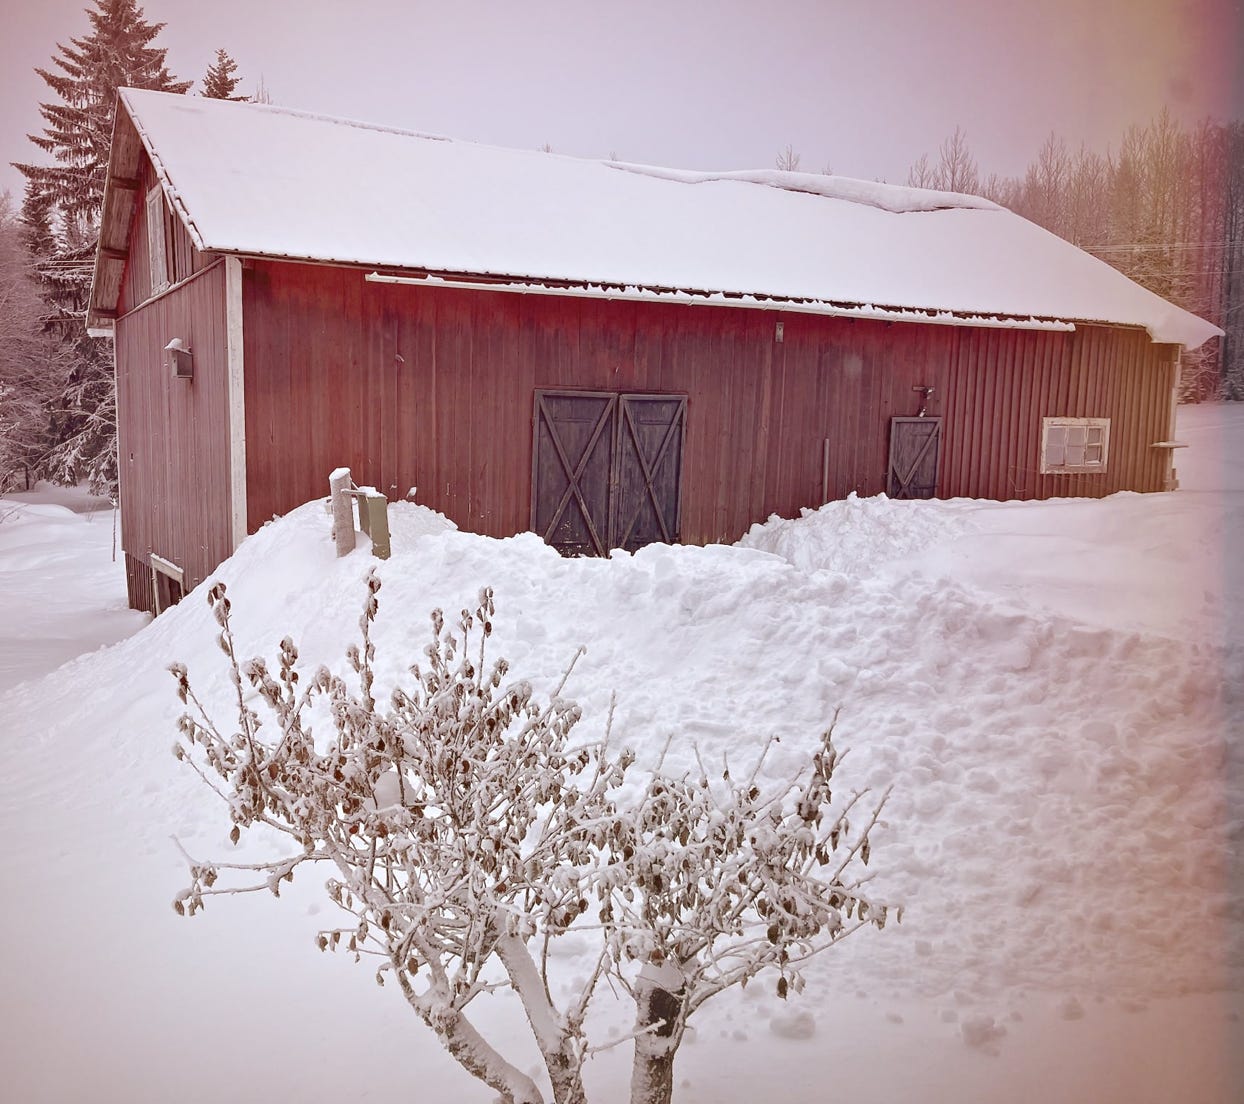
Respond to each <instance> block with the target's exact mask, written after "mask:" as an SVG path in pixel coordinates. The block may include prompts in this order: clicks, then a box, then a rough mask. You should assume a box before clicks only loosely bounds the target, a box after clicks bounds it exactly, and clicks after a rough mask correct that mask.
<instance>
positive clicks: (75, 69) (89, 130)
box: [17, 0, 192, 490]
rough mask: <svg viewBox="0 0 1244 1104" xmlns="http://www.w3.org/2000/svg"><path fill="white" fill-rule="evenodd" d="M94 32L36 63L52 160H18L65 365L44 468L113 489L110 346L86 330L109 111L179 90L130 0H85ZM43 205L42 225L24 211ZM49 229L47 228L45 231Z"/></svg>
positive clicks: (29, 229) (155, 30)
mask: <svg viewBox="0 0 1244 1104" xmlns="http://www.w3.org/2000/svg"><path fill="white" fill-rule="evenodd" d="M92 2H93V7H92V8H88V9H87V10H86V14H87V17H88V18H89V20H90V22H91V32H90V33H89V34H87V35H84V36H83V37H81V38H74V39H70V42H69V45H67V46H66V45H64V44H61V43H58V44H57V51H58V53H57V56H55V57H54V58H53V59H52V66H51V67H50V68H48V69H36V70H35V71H36V72H37V73H38V74H39V75H40V76H41V77H42V78H43V80H44V81H45V82H46V83H47V85H48V87H49V88H50V89H51V90H52V92H53V93H55V97H56V100H55V101H53V102H49V103H44V104H41V105H40V108H39V110H40V112H41V113H42V115H43V118H44V122H45V124H46V125H45V126H44V129H43V133H42V134H41V135H34V134H32V135H30V140H31V141H32V142H34V143H35V145H36V146H38V147H39V149H41V150H43V151H44V152H45V153H47V154H50V155H51V159H52V162H53V163H52V164H50V165H35V164H19V165H17V168H18V169H19V170H21V172H22V173H23V174H24V175H25V177H26V181H27V195H26V202H25V204H24V205H23V214H24V216H27V217H26V218H24V222H25V226H26V236H27V241H28V243H30V244H36V242H35V239H36V238H38V239H41V242H40V243H39V244H38V245H37V248H38V251H37V252H36V254H35V262H36V267H37V270H38V272H39V275H40V277H41V280H42V283H43V292H44V297H45V299H46V301H47V304H48V307H49V311H50V314H51V316H52V318H53V321H54V322H56V323H59V325H58V331H59V342H60V352H61V353H62V354H63V355H64V357H65V358H66V362H67V363H68V364H69V365H70V367H69V369H68V371H67V372H66V379H67V385H66V389H65V391H64V392H63V394H62V395H61V396H60V397H59V398H58V399H57V400H56V403H55V409H54V410H53V411H52V416H53V422H54V425H55V433H56V438H57V439H56V444H55V447H54V448H53V449H52V452H51V454H50V456H49V467H48V472H47V474H48V475H50V476H51V477H52V478H56V479H60V480H64V481H76V480H78V479H81V478H83V477H86V478H87V479H88V480H89V481H90V483H91V485H92V488H93V489H96V490H100V489H109V490H111V489H113V488H115V486H116V470H117V468H116V415H115V409H116V399H115V381H114V379H113V372H112V363H111V362H112V355H111V349H110V348H108V347H107V346H106V345H105V344H104V343H103V342H101V341H99V340H96V339H92V338H88V337H87V336H86V334H85V331H84V329H83V325H82V322H83V318H84V316H85V311H86V305H87V300H88V297H89V294H90V281H91V270H92V262H93V259H94V254H95V245H96V241H97V239H98V235H99V217H100V211H101V208H102V205H103V196H104V183H105V177H106V174H107V171H108V151H109V145H110V143H111V140H112V123H113V114H114V112H115V110H116V99H117V90H118V89H119V88H127V87H128V88H151V89H156V90H159V91H162V92H177V93H184V92H185V91H186V90H187V89H188V88H189V87H190V85H191V83H192V82H190V81H178V80H175V79H174V78H173V77H172V76H171V75H170V74H169V71H168V69H167V67H166V65H165V61H164V56H165V52H166V51H165V50H164V49H162V48H159V47H156V46H153V45H152V41H153V40H154V39H155V37H156V35H158V34H159V33H160V31H161V30H162V29H163V27H164V24H163V23H148V22H147V21H146V19H144V17H143V11H142V9H141V8H140V7H138V5H137V3H136V2H135V0H92ZM34 211H41V212H42V215H41V216H40V217H41V219H42V221H43V224H44V228H45V229H44V230H43V231H36V229H35V227H33V226H32V220H31V218H30V217H29V215H30V213H31V212H34ZM48 230H50V234H49V233H48V232H47V231H48Z"/></svg>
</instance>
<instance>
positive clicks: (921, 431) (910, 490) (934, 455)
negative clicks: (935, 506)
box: [886, 418, 942, 498]
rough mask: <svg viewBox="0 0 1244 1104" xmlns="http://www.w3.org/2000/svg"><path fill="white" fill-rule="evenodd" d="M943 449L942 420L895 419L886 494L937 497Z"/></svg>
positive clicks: (891, 433)
mask: <svg viewBox="0 0 1244 1104" xmlns="http://www.w3.org/2000/svg"><path fill="white" fill-rule="evenodd" d="M941 446H942V420H941V418H891V419H890V470H889V475H888V477H887V479H886V494H888V495H889V496H890V497H891V498H935V497H936V496H937V462H938V457H939V454H940V451H941Z"/></svg>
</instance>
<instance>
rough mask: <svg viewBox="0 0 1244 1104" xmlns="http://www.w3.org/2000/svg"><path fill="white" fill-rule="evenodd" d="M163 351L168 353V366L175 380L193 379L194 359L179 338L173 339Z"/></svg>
mask: <svg viewBox="0 0 1244 1104" xmlns="http://www.w3.org/2000/svg"><path fill="white" fill-rule="evenodd" d="M164 351H165V352H166V353H168V364H169V367H170V368H171V369H172V371H173V376H174V377H175V378H176V379H194V357H193V356H191V354H190V350H189V349H187V348H186V343H185V342H184V341H182V339H181V338H180V337H175V338H173V340H172V341H170V342H169V343H168V344H167V345H165V346H164Z"/></svg>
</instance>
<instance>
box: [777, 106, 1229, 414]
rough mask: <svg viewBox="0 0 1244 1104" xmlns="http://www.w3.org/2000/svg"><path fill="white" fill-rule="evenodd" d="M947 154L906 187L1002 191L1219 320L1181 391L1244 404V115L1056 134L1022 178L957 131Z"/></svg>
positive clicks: (1027, 212) (1045, 222)
mask: <svg viewBox="0 0 1244 1104" xmlns="http://www.w3.org/2000/svg"><path fill="white" fill-rule="evenodd" d="M790 152H791V151H790V149H789V147H788V148H787V150H785V151H784V152H783V154H782V155H780V156H779V158H778V162H779V164H781V162H782V160H783V157H786V158H788V159H789V156H790ZM938 152H939V156H938V159H937V161H936V162H931V161H930V159H929V157H928V155H927V154H926V155H925V156H922V157H921V158H920V159H919V160H918V161H917V162H916V163H915V164H914V165H912V167H911V171H910V172H909V174H908V178H907V182H908V184H911V185H914V186H917V187H923V188H944V189H947V190H949V191H956V192H971V193H974V194H976V195H981V196H985V197H986V198H988V199H992V200H993V201H995V202H996V203H1000V204H1001V205H1002V206H1004V207H1007V208H1009V209H1010V210H1012V211H1014V212H1016V213H1017V214H1020V215H1023V216H1024V218H1027V219H1031V220H1032V221H1033V222H1035V223H1037V224H1038V225H1039V226H1043V227H1045V228H1046V229H1047V230H1050V231H1051V232H1053V233H1055V234H1057V235H1058V236H1059V237H1060V238H1065V239H1066V240H1067V241H1069V242H1071V243H1072V244H1073V245H1078V246H1079V247H1080V248H1081V249H1083V250H1085V251H1086V252H1088V253H1091V254H1093V255H1094V256H1095V257H1100V258H1101V259H1102V260H1103V261H1105V262H1107V263H1108V264H1110V265H1112V266H1113V267H1115V268H1117V269H1118V270H1119V271H1120V272H1122V273H1124V274H1125V275H1127V276H1129V277H1131V279H1133V280H1135V281H1136V282H1137V283H1138V284H1141V285H1143V286H1144V287H1147V288H1148V289H1149V290H1150V291H1153V292H1156V293H1157V294H1158V295H1161V296H1162V297H1163V298H1165V299H1169V300H1170V301H1171V302H1172V303H1176V304H1178V305H1179V306H1181V307H1184V308H1185V309H1186V310H1190V311H1192V313H1193V314H1197V315H1200V316H1201V317H1202V318H1205V319H1208V320H1209V321H1210V322H1213V323H1214V324H1215V325H1217V326H1220V327H1221V328H1222V329H1223V330H1224V331H1226V336H1225V337H1221V338H1216V339H1214V340H1213V341H1210V342H1208V343H1206V344H1205V345H1204V346H1202V347H1201V348H1200V349H1197V350H1194V351H1193V352H1190V353H1185V355H1184V359H1183V365H1182V372H1181V395H1180V397H1181V398H1182V399H1183V400H1185V401H1193V402H1197V401H1201V400H1204V399H1214V398H1222V399H1236V400H1244V122H1239V121H1237V122H1233V123H1226V124H1223V123H1214V122H1210V121H1208V120H1206V121H1204V122H1202V123H1200V124H1198V125H1196V126H1195V127H1192V128H1187V127H1184V126H1182V125H1181V124H1180V123H1178V122H1177V121H1176V120H1175V119H1173V118H1172V117H1171V115H1170V114H1169V113H1168V112H1166V111H1163V112H1162V114H1160V115H1159V116H1158V117H1157V118H1156V119H1154V120H1153V121H1152V122H1151V123H1149V125H1148V126H1144V127H1132V128H1131V129H1130V130H1128V132H1127V133H1126V134H1125V135H1124V136H1123V141H1122V142H1121V144H1120V145H1119V147H1118V149H1117V150H1114V151H1110V152H1107V153H1105V154H1100V153H1096V152H1094V151H1092V150H1089V149H1086V148H1084V147H1083V146H1081V147H1080V148H1079V149H1078V150H1076V151H1074V152H1073V151H1071V150H1069V149H1068V148H1067V144H1066V143H1065V142H1064V140H1063V139H1062V138H1060V137H1058V136H1057V135H1055V134H1051V135H1050V136H1049V138H1047V139H1046V141H1045V143H1044V145H1042V147H1041V149H1040V151H1039V152H1038V153H1037V156H1036V157H1035V158H1034V159H1033V161H1032V163H1031V164H1030V165H1029V166H1028V169H1027V171H1026V172H1025V173H1024V175H1023V176H1018V177H1006V176H998V175H997V174H994V175H991V176H988V177H985V178H982V177H981V175H980V172H979V170H978V168H977V165H976V161H975V159H974V158H973V157H972V155H971V152H970V150H969V148H968V144H967V140H966V138H965V136H964V134H963V132H962V131H961V130H958V129H956V131H955V133H954V134H953V135H952V136H951V137H949V138H947V139H946V141H945V142H943V143H942V145H941V148H940V150H939V151H938Z"/></svg>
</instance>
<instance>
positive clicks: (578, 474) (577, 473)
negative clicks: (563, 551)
mask: <svg viewBox="0 0 1244 1104" xmlns="http://www.w3.org/2000/svg"><path fill="white" fill-rule="evenodd" d="M617 401H618V400H617V396H612V395H611V396H609V397H608V398H607V399H606V401H605V405H604V408H603V409H602V410H601V412H600V416H599V417H598V418H597V419H596V424H595V426H593V427H592V435H591V437H590V438H589V440H588V443H587V445H586V446H585V447H584V449H583V454H582V455H581V456H580V457H579V462H578V463H577V464H576V465H575V466H574V468H573V469H572V468H571V465H570V459H569V457H567V456H566V450H565V449H564V448H562V443H561V440H560V439H559V437H558V436H557V427H556V425H555V424H554V422H553V419H552V418H551V417H550V416H549V412H548V409H547V408H546V407H545V405H544V397H543V396H541V397H540V416H541V417H542V418H543V419H544V424H545V426H546V428H547V429H548V431H549V440H550V441H551V442H552V443H553V449H554V450H555V451H556V453H557V459H558V461H559V462H560V463H561V466H562V470H563V471H564V472H565V473H566V478H567V479H568V480H569V483H568V484H567V486H566V489H565V490H564V491H563V492H562V497H561V500H560V501H559V502H558V503H557V509H556V510H554V511H553V517H552V519H551V520H550V521H549V525H548V528H547V529H546V530H545V531H544V534H543V536H544V539H545V540H546V541H547V540H548V539H549V538H550V537H551V536H552V535H553V530H554V529H556V528H557V523H558V522H559V521H561V519H562V514H564V513H565V512H566V507H567V506H568V505H570V500H571V498H574V500H575V501H576V502H577V503H578V506H579V510H580V512H581V513H582V514H583V520H584V521H585V522H586V523H587V531H588V535H589V536H590V537H591V538H592V544H593V546H594V547H595V549H596V554H597V555H598V556H606V555H608V554H609V549H608V548H607V547H606V546H605V542H604V541H602V540H601V538H600V534H599V533H598V532H597V531H596V526H595V524H593V522H592V512H591V511H590V510H589V509H588V508H587V500H586V499H584V497H583V491H582V490H581V489H580V487H579V480H580V479H582V478H583V472H584V470H585V469H586V468H587V462H588V460H589V459H591V456H592V450H593V449H595V448H596V442H597V441H599V440H600V435H601V431H602V430H603V429H604V428H605V426H606V425H607V424H608V422H609V420H610V418H611V417H612V415H613V411H614V407H615V406H616V405H617Z"/></svg>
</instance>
